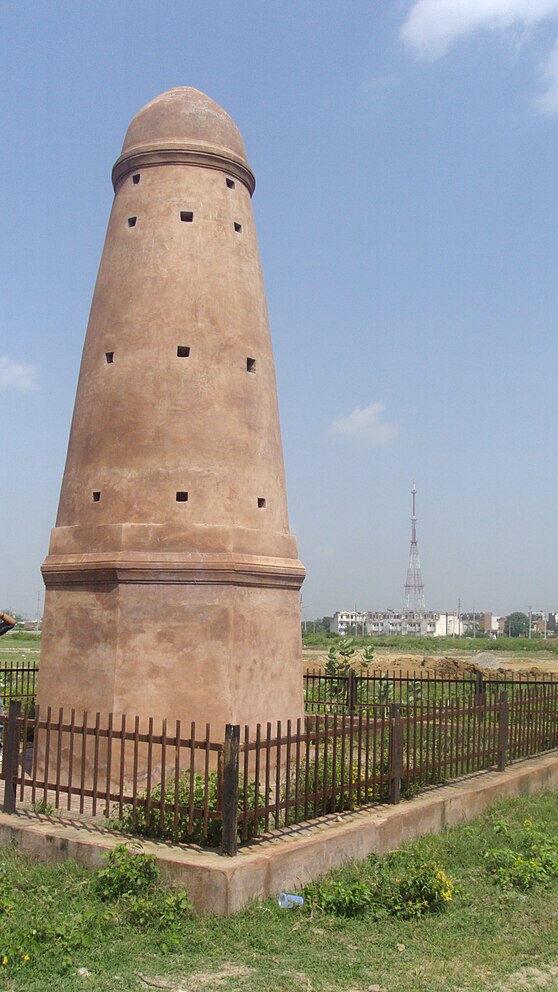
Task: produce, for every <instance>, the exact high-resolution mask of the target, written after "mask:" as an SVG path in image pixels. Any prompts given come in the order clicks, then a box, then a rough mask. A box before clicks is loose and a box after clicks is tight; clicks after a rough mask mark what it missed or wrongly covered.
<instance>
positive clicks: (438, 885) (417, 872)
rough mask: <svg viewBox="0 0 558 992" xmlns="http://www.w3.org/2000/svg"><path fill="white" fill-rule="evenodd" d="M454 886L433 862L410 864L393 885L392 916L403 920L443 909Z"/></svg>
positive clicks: (450, 897) (441, 869)
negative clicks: (402, 875)
mask: <svg viewBox="0 0 558 992" xmlns="http://www.w3.org/2000/svg"><path fill="white" fill-rule="evenodd" d="M453 890H454V883H453V882H452V880H451V879H450V878H449V877H448V876H447V875H446V873H445V871H444V870H443V868H440V867H439V866H438V865H437V864H435V863H434V862H429V861H418V862H410V863H409V865H408V866H407V870H406V871H405V875H404V877H402V878H396V879H395V883H394V898H393V902H392V904H391V907H390V908H391V912H392V913H393V915H394V916H400V917H402V918H403V919H413V918H414V917H418V916H424V915H425V913H436V912H439V911H440V910H443V909H445V907H446V906H447V904H448V902H451V899H452V896H453Z"/></svg>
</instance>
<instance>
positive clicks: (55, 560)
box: [39, 87, 304, 740]
mask: <svg viewBox="0 0 558 992" xmlns="http://www.w3.org/2000/svg"><path fill="white" fill-rule="evenodd" d="M113 180H114V186H115V198H114V203H113V207H112V211H111V215H110V220H109V224H108V230H107V235H106V240H105V246H104V250H103V255H102V259H101V264H100V268H99V274H98V278H97V284H96V287H95V292H94V296H93V302H92V306H91V315H90V319H89V325H88V328H87V335H86V339H85V345H84V350H83V358H82V364H81V370H80V376H79V383H78V388H77V395H76V402H75V409H74V415H73V421H72V428H71V435H70V441H69V446H68V455H67V461H66V467H65V472H64V479H63V483H62V491H61V496H60V504H59V509H58V517H57V521H56V527H55V529H54V530H53V531H52V537H51V542H50V549H49V554H48V557H47V559H46V561H45V563H44V566H43V575H44V579H45V583H46V587H47V591H46V600H45V619H44V630H43V646H42V655H41V673H40V679H39V702H40V704H41V706H42V707H44V706H46V705H51V706H52V707H53V708H54V710H56V709H57V708H58V707H59V706H64V707H67V708H71V707H74V708H75V709H76V710H77V711H78V712H79V711H81V710H89V711H91V712H92V713H95V712H96V711H98V710H99V711H101V712H109V711H114V712H116V713H123V712H125V713H126V714H127V715H129V716H130V717H132V718H133V716H135V715H136V714H138V715H140V716H141V717H147V716H153V717H155V718H156V719H162V718H167V719H168V720H169V721H173V720H175V719H180V720H181V721H182V722H183V724H184V725H186V724H188V723H189V722H190V721H191V720H196V721H198V722H199V724H201V725H202V726H204V727H205V723H206V722H210V723H211V725H212V729H213V731H214V734H215V735H216V739H218V740H220V739H221V738H222V736H223V728H224V725H225V723H246V724H250V725H252V726H253V725H255V724H256V723H259V722H261V723H265V722H267V721H268V720H271V721H275V720H278V719H281V720H287V719H293V720H295V719H297V717H301V716H302V664H301V645H300V604H299V589H300V585H301V583H302V580H303V577H304V569H303V567H302V565H301V563H300V561H299V560H298V554H297V547H296V541H295V539H294V537H293V536H292V535H291V534H290V531H289V522H288V515H287V498H286V486H285V475H284V469H283V455H282V447H281V437H280V427H279V414H278V406H277V391H276V384H275V370H274V362H273V352H272V346H271V336H270V330H269V322H268V316H267V306H266V298H265V289H264V284H263V278H262V272H261V266H260V259H259V252H258V244H257V238H256V231H255V225H254V217H253V213H252V204H251V194H252V192H253V189H254V177H253V174H252V172H251V170H250V167H249V165H248V162H247V160H246V153H245V151H244V145H243V142H242V138H241V135H240V133H239V131H238V129H237V127H236V125H235V124H234V123H233V121H232V120H231V118H230V117H229V116H228V115H227V114H226V113H225V112H224V111H223V110H222V109H221V107H219V106H218V105H217V104H216V103H214V102H213V101H212V100H210V99H209V97H207V96H205V95H204V94H203V93H200V92H199V91H198V90H194V89H191V88H187V87H178V88H176V89H174V90H170V91H169V92H168V93H164V94H162V95H161V96H160V97H157V98H156V99H155V100H153V101H152V102H151V103H150V104H148V105H147V106H146V107H144V108H143V109H142V110H140V111H139V113H138V114H137V115H136V117H135V118H134V120H133V121H132V123H131V124H130V127H129V129H128V133H127V135H126V139H125V142H124V146H123V149H122V154H121V155H120V157H119V159H118V161H117V163H116V165H115V168H114V172H113ZM181 214H186V215H187V216H189V215H192V219H191V220H186V221H184V220H181ZM131 220H133V226H130V222H131ZM235 225H236V226H235ZM239 228H240V229H239ZM178 348H181V349H189V353H188V354H187V356H186V357H179V356H178V354H177V349H178ZM107 355H109V356H110V358H111V359H112V360H111V361H110V362H108V361H107ZM249 359H250V360H253V361H254V362H255V366H252V371H250V370H249V368H248V360H249ZM178 492H184V493H187V494H188V499H187V500H182V501H177V498H176V494H177V493H178ZM94 493H98V494H99V496H98V499H94V498H93V494H94ZM262 499H263V500H265V506H259V505H258V500H260V501H261V500H262ZM279 675H280V678H279Z"/></svg>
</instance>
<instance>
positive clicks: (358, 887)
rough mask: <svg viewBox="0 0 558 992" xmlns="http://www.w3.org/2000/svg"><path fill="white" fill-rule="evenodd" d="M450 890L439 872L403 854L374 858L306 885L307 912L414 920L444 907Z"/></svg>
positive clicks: (447, 880)
mask: <svg viewBox="0 0 558 992" xmlns="http://www.w3.org/2000/svg"><path fill="white" fill-rule="evenodd" d="M454 890H455V886H454V883H453V881H452V880H451V879H450V878H449V877H448V875H447V874H446V872H445V871H444V870H443V868H440V867H439V865H437V864H436V863H435V862H431V861H424V860H422V859H419V858H416V857H409V856H408V855H405V854H397V855H389V856H388V857H386V858H383V859H378V858H376V857H375V856H374V855H372V856H371V857H370V858H369V859H368V862H367V863H366V864H365V865H360V866H358V867H356V868H355V869H354V870H353V871H352V872H351V871H349V872H348V873H347V871H346V870H345V871H344V872H342V873H341V876H340V877H338V876H333V877H330V878H326V879H323V880H321V881H319V882H315V883H312V884H311V885H308V886H306V888H305V890H304V893H305V897H306V900H307V903H308V905H309V907H310V909H311V910H316V909H319V910H321V911H322V912H324V913H329V914H332V915H334V916H343V917H348V916H359V915H364V914H370V915H372V916H373V917H374V918H375V919H376V920H379V919H382V918H385V917H388V916H398V917H400V918H401V919H413V918H417V917H421V916H424V915H426V914H427V913H435V912H440V911H442V910H444V909H446V907H447V905H448V903H449V902H451V899H452V897H453V893H454Z"/></svg>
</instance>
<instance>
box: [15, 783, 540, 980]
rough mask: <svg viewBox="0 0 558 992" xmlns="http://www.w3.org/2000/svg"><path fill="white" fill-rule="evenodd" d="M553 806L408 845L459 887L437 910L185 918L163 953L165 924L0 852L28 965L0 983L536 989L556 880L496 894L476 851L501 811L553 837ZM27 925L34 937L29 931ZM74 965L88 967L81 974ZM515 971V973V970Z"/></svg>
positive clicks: (69, 871)
mask: <svg viewBox="0 0 558 992" xmlns="http://www.w3.org/2000/svg"><path fill="white" fill-rule="evenodd" d="M557 801H558V793H543V794H539V795H538V796H536V797H531V798H529V799H516V800H508V801H506V802H504V803H501V804H499V805H498V806H497V807H493V809H492V810H491V811H489V812H488V813H487V814H486V815H484V816H483V817H482V818H480V819H479V820H477V821H475V822H474V823H473V824H471V825H468V826H464V827H460V828H457V829H454V830H452V831H449V832H446V833H444V834H441V835H438V836H435V837H428V838H424V839H422V840H421V841H420V842H418V843H416V844H414V845H412V846H410V847H409V848H407V850H408V851H410V852H413V853H414V855H416V856H417V857H419V858H425V859H429V860H433V861H435V862H436V863H437V864H438V865H439V866H440V867H442V868H443V869H444V870H445V871H446V872H447V874H448V875H449V876H450V877H451V878H452V879H453V880H454V882H455V883H456V884H457V892H456V893H455V895H454V898H453V900H452V902H451V903H450V904H449V907H448V909H447V911H446V912H444V913H439V914H433V915H430V916H427V917H423V918H421V919H418V920H413V921H408V920H400V919H397V918H395V919H394V918H388V919H383V920H382V921H381V922H378V923H377V922H374V920H373V919H371V918H370V917H367V916H362V917H359V918H351V919H340V918H337V917H334V916H330V915H326V914H323V913H321V912H319V911H314V913H313V914H312V913H310V912H309V911H308V910H307V909H306V908H305V909H303V910H302V911H298V910H297V911H288V910H286V911H282V910H280V909H279V908H278V906H276V904H275V903H274V901H272V900H268V901H267V902H265V903H264V904H262V905H254V906H252V907H251V908H250V909H247V910H245V911H244V912H242V913H238V914H237V915H236V916H234V917H231V918H230V919H227V920H219V919H215V918H208V919H202V918H198V917H195V916H193V915H190V914H185V915H184V918H183V919H182V921H181V923H180V925H179V930H178V935H179V941H178V949H177V950H175V951H174V952H169V951H165V950H164V949H163V946H162V945H163V943H164V942H165V935H164V931H162V930H161V928H160V927H158V926H157V924H156V922H155V923H151V924H149V925H145V926H140V925H133V924H131V923H130V922H129V921H128V920H127V917H126V912H125V911H124V909H123V908H122V907H120V905H119V904H118V903H116V904H115V905H114V906H113V908H112V909H111V911H110V912H109V913H108V915H107V904H106V903H102V902H101V901H100V898H99V896H98V894H97V890H96V888H95V884H94V877H93V876H92V875H91V874H90V873H89V872H87V871H86V870H85V869H83V868H79V867H77V866H75V865H71V864H67V865H64V866H43V865H39V864H37V863H35V862H34V861H33V860H31V859H30V858H28V857H24V856H22V855H19V854H17V853H15V852H14V851H12V850H11V849H4V850H3V851H2V852H1V858H0V864H1V865H3V871H0V881H1V885H2V889H1V890H0V941H2V942H4V944H5V945H6V946H8V944H9V942H10V940H11V941H12V943H13V944H16V945H17V946H18V947H20V948H21V951H20V954H22V953H29V954H30V960H29V961H28V962H25V963H21V965H19V966H18V967H17V968H16V970H14V971H13V972H12V973H10V970H9V969H10V964H9V963H8V965H7V966H2V965H0V973H1V977H0V988H4V989H6V990H13V992H39V990H41V992H43V990H44V989H45V988H47V987H48V989H49V990H52V992H56V990H67V992H73V990H77V989H83V988H85V987H86V988H87V989H89V990H92V992H101V990H102V992H130V990H131V992H133V990H135V989H137V990H140V989H147V988H149V986H148V985H146V984H144V983H143V982H142V981H141V980H140V979H139V978H138V977H137V973H138V972H141V973H142V974H143V975H144V976H145V977H146V978H147V979H148V980H150V981H152V982H156V983H157V982H158V983H159V984H160V985H163V983H166V985H167V986H168V988H169V989H176V990H178V989H181V990H185V992H198V990H201V989H208V990H213V989H219V990H222V992H233V990H234V992H278V990H280V992H357V990H358V992H361V990H366V989H367V988H368V986H369V985H379V986H380V987H381V988H382V989H385V990H386V992H450V990H452V992H453V990H457V992H499V990H500V989H503V988H505V987H511V988H521V989H522V990H525V989H529V988H535V987H536V978H537V975H536V973H535V972H532V973H529V972H523V971H522V969H525V968H530V969H537V970H538V972H539V973H540V975H539V977H540V976H542V977H543V978H544V977H545V976H546V977H547V978H548V976H549V975H551V973H552V968H557V969H558V952H557V950H556V925H557V924H556V921H557V918H558V883H556V882H555V881H552V882H549V883H548V884H547V885H543V884H537V885H535V886H534V887H533V888H531V889H529V890H528V891H527V892H522V891H519V890H510V891H505V890H503V889H502V888H500V887H499V886H498V885H497V884H496V883H495V882H494V881H493V879H492V877H491V876H490V874H489V872H488V870H487V862H486V859H485V857H484V854H485V852H486V851H487V850H488V849H491V848H494V847H501V846H502V844H503V840H502V835H501V834H500V833H498V829H499V828H498V825H499V824H500V829H501V824H502V821H503V820H505V821H507V822H508V823H510V824H512V825H513V824H515V825H517V828H518V829H521V825H522V824H523V822H524V820H525V819H527V818H529V819H530V820H532V821H533V823H534V824H535V826H536V828H537V829H540V830H542V831H543V832H544V834H545V835H546V836H547V837H548V838H549V839H550V840H551V841H552V842H553V843H556V842H558V802H557ZM364 873H365V869H364V868H360V867H358V866H348V867H347V868H345V869H343V870H342V871H341V872H337V873H336V874H335V876H334V877H335V879H336V880H341V881H348V882H350V881H354V880H355V879H358V878H359V876H361V875H364ZM2 900H4V901H5V902H3V901H2ZM2 906H4V911H3V912H2ZM33 929H37V930H38V933H39V936H41V937H42V938H43V937H44V940H40V941H39V942H37V941H36V937H35V938H32V939H27V938H26V935H28V934H29V933H30V932H31V931H32V930H33ZM45 934H46V936H45ZM26 939H27V943H26ZM80 967H83V968H87V969H88V971H90V972H91V975H90V976H88V977H87V978H85V979H84V978H82V977H80V976H79V975H78V974H77V969H78V968H80ZM518 973H519V974H520V976H527V977H526V978H524V980H523V979H522V980H520V979H518V978H517V977H513V976H517V974H518ZM529 975H530V977H529ZM510 976H512V977H511V978H510ZM556 976H558V970H557V972H556ZM556 976H555V977H554V978H552V977H550V978H548V981H547V983H546V984H545V985H544V987H545V988H546V989H547V990H549V989H556V988H558V984H556Z"/></svg>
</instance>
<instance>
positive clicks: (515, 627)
mask: <svg viewBox="0 0 558 992" xmlns="http://www.w3.org/2000/svg"><path fill="white" fill-rule="evenodd" d="M504 632H505V634H506V636H507V637H520V636H521V635H522V634H524V635H525V634H528V633H529V617H528V616H527V614H526V613H510V615H509V617H506V622H505V624H504Z"/></svg>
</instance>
